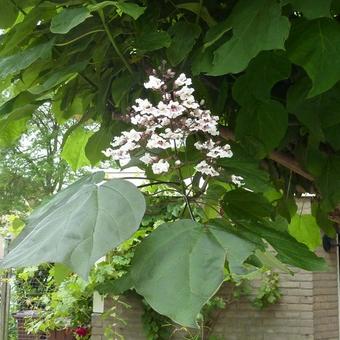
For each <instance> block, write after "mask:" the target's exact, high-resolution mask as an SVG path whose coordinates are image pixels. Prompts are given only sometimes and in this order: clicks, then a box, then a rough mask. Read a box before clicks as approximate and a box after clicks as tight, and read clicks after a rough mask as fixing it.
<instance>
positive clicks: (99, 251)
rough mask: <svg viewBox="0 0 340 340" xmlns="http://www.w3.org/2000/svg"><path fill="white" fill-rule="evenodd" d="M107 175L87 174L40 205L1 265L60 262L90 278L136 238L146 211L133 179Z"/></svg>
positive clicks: (20, 265)
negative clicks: (106, 259) (110, 254)
mask: <svg viewBox="0 0 340 340" xmlns="http://www.w3.org/2000/svg"><path fill="white" fill-rule="evenodd" d="M103 179H104V174H103V173H99V174H94V175H91V176H87V177H85V178H83V179H81V180H80V181H78V182H77V183H75V184H74V185H72V186H71V187H69V188H67V189H66V190H64V191H62V192H60V193H59V194H57V195H56V196H55V197H54V198H52V199H51V200H50V201H49V202H48V203H46V204H45V205H43V206H42V207H40V208H39V209H38V210H36V211H35V212H34V213H33V214H32V215H31V217H30V219H29V220H28V224H27V226H26V227H25V229H24V231H23V234H22V235H20V236H19V240H18V242H16V245H15V247H14V248H13V249H12V250H11V251H10V252H9V254H8V255H7V256H6V257H5V259H4V260H3V262H2V263H1V266H2V267H5V268H8V267H25V266H32V265H37V264H40V263H43V262H56V263H63V264H65V265H67V266H69V267H70V268H71V269H73V270H74V271H75V272H77V273H78V274H80V275H81V276H83V277H84V278H86V277H87V275H88V272H89V270H90V268H91V266H92V265H93V264H94V263H95V262H96V261H97V260H98V259H99V258H100V257H102V256H103V255H105V254H106V253H107V252H108V251H109V250H111V249H114V248H115V247H116V246H118V245H119V244H121V243H122V242H124V241H125V240H126V239H128V238H130V237H131V235H132V234H133V233H134V232H135V231H136V230H137V229H138V227H139V223H140V221H141V219H142V217H143V215H144V212H145V200H144V197H143V195H142V194H141V193H140V192H139V191H138V190H137V189H136V187H135V186H134V185H133V184H131V183H129V182H127V181H124V180H121V179H113V180H110V181H108V182H104V183H103Z"/></svg>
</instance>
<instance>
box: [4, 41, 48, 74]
mask: <svg viewBox="0 0 340 340" xmlns="http://www.w3.org/2000/svg"><path fill="white" fill-rule="evenodd" d="M53 44H54V40H50V41H49V42H47V43H44V44H39V45H37V46H34V47H31V48H29V49H26V50H24V51H22V52H19V53H18V54H14V55H11V56H9V57H3V58H0V79H3V78H6V77H7V76H9V75H12V74H16V73H18V72H19V71H21V70H23V69H26V68H27V67H28V66H30V65H32V64H33V63H34V62H35V61H37V60H38V59H44V58H48V57H50V55H51V51H52V46H53Z"/></svg>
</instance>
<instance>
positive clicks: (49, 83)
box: [29, 61, 88, 94]
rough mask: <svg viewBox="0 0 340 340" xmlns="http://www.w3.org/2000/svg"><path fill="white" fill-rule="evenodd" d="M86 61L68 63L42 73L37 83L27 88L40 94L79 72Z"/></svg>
mask: <svg viewBox="0 0 340 340" xmlns="http://www.w3.org/2000/svg"><path fill="white" fill-rule="evenodd" d="M87 63H88V61H81V62H78V63H75V64H70V65H67V66H65V67H64V68H62V69H59V70H54V69H52V70H51V71H50V72H49V73H47V74H44V75H43V76H42V77H41V78H40V79H39V80H38V82H37V84H36V85H35V86H33V87H31V88H30V89H29V91H30V92H31V93H34V94H41V93H43V92H45V91H48V90H50V89H52V88H54V87H55V86H58V85H59V84H61V83H63V82H67V81H69V80H70V79H72V78H73V77H75V76H76V75H77V74H78V73H79V72H81V71H82V70H83V69H84V68H85V67H86V65H87Z"/></svg>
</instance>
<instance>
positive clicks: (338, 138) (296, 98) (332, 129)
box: [287, 78, 340, 150]
mask: <svg viewBox="0 0 340 340" xmlns="http://www.w3.org/2000/svg"><path fill="white" fill-rule="evenodd" d="M310 88H311V84H310V80H309V79H307V78H302V79H300V80H299V81H297V82H296V83H295V84H294V85H293V86H291V87H290V88H289V91H288V96H287V109H288V110H289V112H290V113H293V114H295V115H296V117H297V118H298V119H299V121H300V122H301V123H302V124H304V126H306V127H307V128H308V130H309V133H310V134H311V135H312V136H313V139H314V140H317V141H322V142H326V141H328V142H329V143H330V144H331V145H332V147H333V148H334V149H336V150H339V149H340V86H339V85H338V84H337V85H335V86H334V87H333V88H332V89H330V90H328V91H326V92H324V93H322V94H320V95H318V96H315V97H312V98H307V95H308V92H309V90H310Z"/></svg>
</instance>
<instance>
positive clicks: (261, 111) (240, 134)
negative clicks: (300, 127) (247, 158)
mask: <svg viewBox="0 0 340 340" xmlns="http://www.w3.org/2000/svg"><path fill="white" fill-rule="evenodd" d="M250 122H251V124H250ZM287 127H288V113H287V111H286V110H285V108H284V107H283V106H282V104H281V103H279V102H277V101H274V100H268V101H256V102H254V103H253V105H252V106H251V105H248V106H244V107H242V108H241V110H240V111H239V112H238V115H237V121H236V131H235V132H236V137H237V138H238V139H241V140H247V139H248V138H249V137H253V138H254V139H255V140H257V141H258V142H260V143H261V144H262V145H263V149H264V151H263V152H260V153H259V156H260V157H263V156H265V154H266V153H268V152H269V151H271V150H273V149H274V148H275V147H277V146H278V145H279V143H280V141H281V140H282V139H283V137H284V135H285V133H286V130H287Z"/></svg>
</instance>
